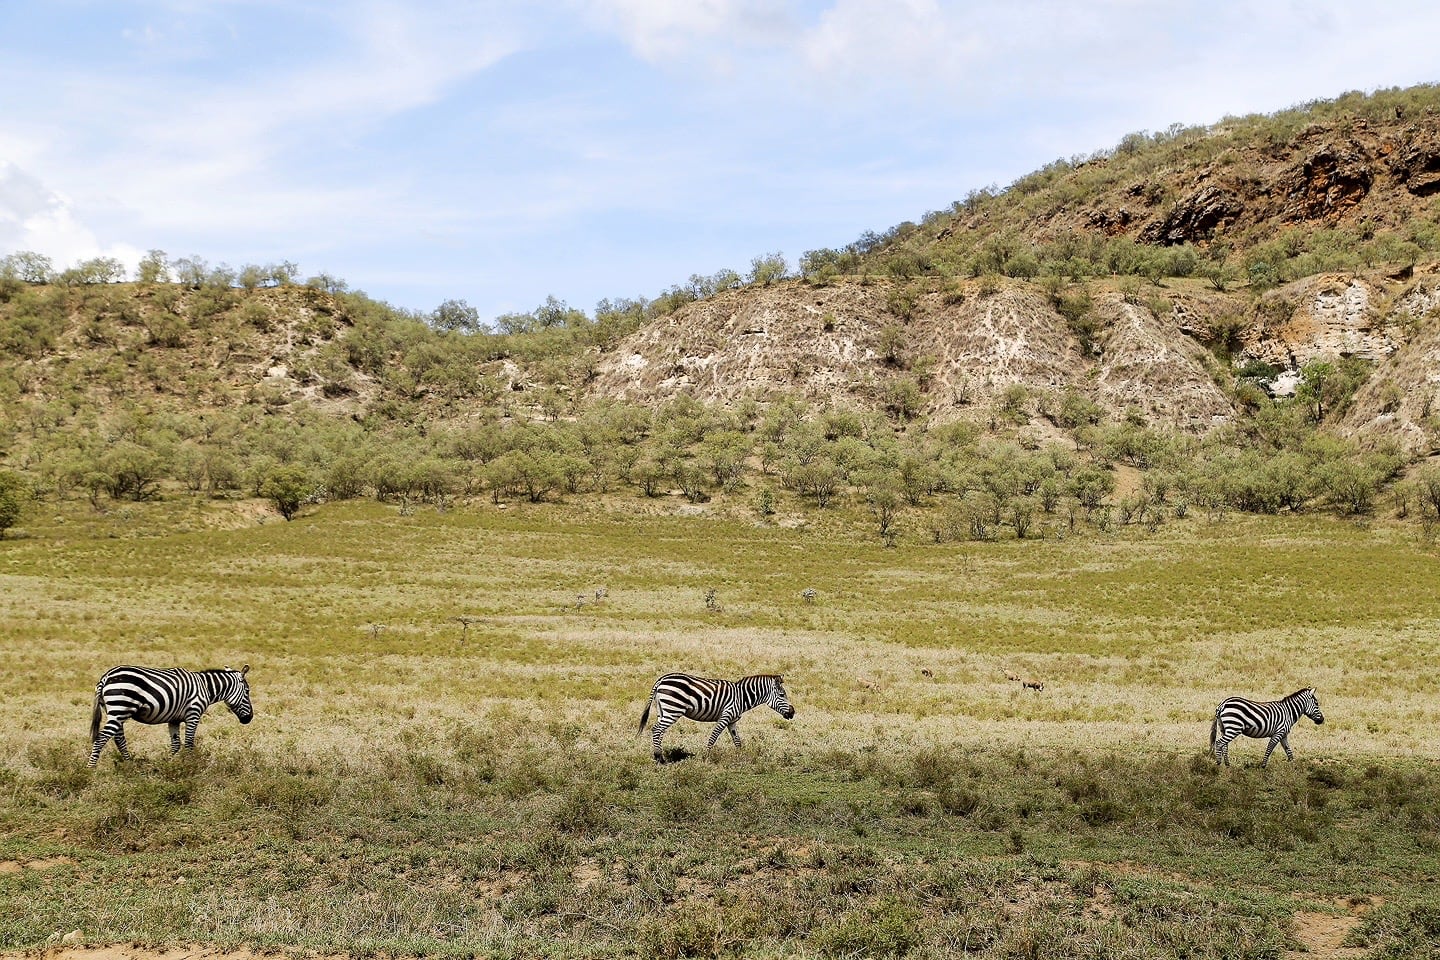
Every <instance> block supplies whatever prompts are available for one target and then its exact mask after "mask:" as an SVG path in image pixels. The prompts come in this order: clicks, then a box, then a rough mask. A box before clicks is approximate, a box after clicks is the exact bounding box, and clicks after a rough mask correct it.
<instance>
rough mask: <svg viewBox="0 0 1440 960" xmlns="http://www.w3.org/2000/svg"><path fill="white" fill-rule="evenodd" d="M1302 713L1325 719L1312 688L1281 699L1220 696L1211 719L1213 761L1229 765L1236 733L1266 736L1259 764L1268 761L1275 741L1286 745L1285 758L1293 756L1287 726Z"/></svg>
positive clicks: (1237, 735)
mask: <svg viewBox="0 0 1440 960" xmlns="http://www.w3.org/2000/svg"><path fill="white" fill-rule="evenodd" d="M1301 717H1309V718H1310V719H1311V720H1314V721H1315V722H1316V723H1324V722H1325V715H1324V714H1323V713H1321V712H1320V701H1319V700H1317V699H1315V688H1314V687H1306V688H1305V689H1304V690H1296V691H1295V692H1294V693H1292V694H1290V696H1288V697H1286V698H1285V699H1283V700H1271V701H1266V702H1262V703H1257V702H1255V701H1254V700H1246V699H1245V698H1244V697H1230V698H1229V699H1227V700H1222V701H1221V702H1220V706H1218V707H1216V708H1215V719H1214V720H1212V721H1211V722H1210V749H1211V750H1212V751H1213V752H1214V754H1215V762H1216V763H1224V764H1225V766H1227V767H1228V766H1230V743H1231V742H1232V741H1233V740H1234V739H1235V738H1236V737H1239V736H1242V735H1243V736H1246V737H1254V738H1256V739H1260V738H1263V737H1269V738H1270V742H1269V744H1267V745H1266V747H1265V759H1264V760H1263V761H1261V763H1260V766H1262V767H1263V766H1265V765H1266V764H1268V763H1269V762H1270V754H1271V753H1272V752H1274V750H1275V745H1276V744H1277V743H1278V744H1279V745H1280V746H1282V747H1284V748H1285V759H1286V760H1294V759H1295V753H1294V751H1292V750H1291V749H1290V728H1291V727H1293V726H1295V722H1296V721H1297V720H1299V719H1300V718H1301Z"/></svg>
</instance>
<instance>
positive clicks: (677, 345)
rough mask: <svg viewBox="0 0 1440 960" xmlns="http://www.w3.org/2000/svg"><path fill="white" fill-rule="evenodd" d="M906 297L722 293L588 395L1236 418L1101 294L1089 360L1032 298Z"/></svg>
mask: <svg viewBox="0 0 1440 960" xmlns="http://www.w3.org/2000/svg"><path fill="white" fill-rule="evenodd" d="M904 296H906V293H905V291H904V289H903V288H901V287H900V286H898V285H896V284H891V283H888V282H885V281H871V282H864V281H858V280H855V281H846V282H842V283H836V284H833V285H830V286H827V287H819V288H810V287H806V286H804V285H803V284H800V283H798V282H790V283H784V284H776V285H774V286H772V287H768V288H762V289H753V288H752V289H746V290H739V291H732V292H730V293H727V294H724V295H722V296H719V297H716V298H714V299H712V300H709V301H705V302H702V303H697V304H692V305H691V306H689V307H686V308H685V309H683V310H680V311H678V312H677V313H676V314H674V315H672V316H671V317H669V318H667V319H666V320H664V321H661V322H659V323H656V324H654V325H652V326H650V327H648V328H646V329H645V330H643V331H640V332H639V333H637V334H635V335H633V336H632V337H630V338H628V339H627V340H626V341H624V342H623V343H622V344H621V345H620V347H619V348H618V349H617V350H616V351H615V352H614V354H612V355H611V356H610V357H609V358H607V359H606V360H605V361H604V362H602V364H601V366H600V369H599V374H598V377H597V380H596V383H595V389H596V390H598V391H599V392H601V393H603V394H606V395H616V396H623V397H628V398H631V399H636V400H647V401H648V400H654V399H663V398H665V397H668V396H673V395H675V394H677V393H688V394H691V395H693V396H695V397H697V398H699V399H703V400H707V401H720V402H726V401H733V400H735V399H738V398H739V397H742V396H747V395H748V396H754V397H757V398H760V399H766V398H769V397H773V396H778V395H781V394H799V395H802V396H805V397H807V398H809V399H812V400H826V401H832V402H841V403H846V402H848V403H853V404H856V405H864V406H870V405H873V404H874V403H875V402H876V401H877V400H879V399H881V398H882V397H883V396H884V394H885V391H886V390H887V389H888V388H889V387H890V385H892V384H894V383H896V382H898V381H901V380H903V379H906V378H909V379H912V380H914V381H915V382H916V384H917V385H919V386H920V387H921V390H922V398H921V409H920V412H922V413H925V414H927V415H930V416H935V417H937V418H940V419H947V418H951V417H954V416H959V415H962V414H963V413H965V412H966V411H967V410H983V409H986V408H987V407H988V406H989V405H990V404H991V403H992V402H993V401H994V399H995V397H996V396H997V395H999V394H1000V393H1002V392H1004V391H1006V390H1007V389H1008V388H1011V387H1013V386H1016V385H1019V386H1022V387H1024V388H1026V389H1027V391H1029V392H1033V393H1038V392H1041V391H1061V390H1065V389H1074V390H1078V391H1080V392H1082V393H1085V394H1087V395H1090V396H1092V397H1094V398H1095V399H1096V400H1097V401H1098V402H1100V403H1101V404H1102V406H1104V407H1105V408H1106V409H1108V410H1111V411H1113V412H1115V413H1117V414H1122V413H1124V412H1125V411H1126V410H1127V409H1136V410H1139V411H1140V412H1142V413H1143V414H1144V415H1145V416H1146V417H1147V418H1149V419H1151V420H1152V421H1154V422H1156V423H1163V424H1167V425H1172V426H1178V427H1181V428H1186V429H1208V428H1209V427H1211V426H1213V425H1214V424H1215V423H1218V422H1223V421H1224V420H1225V419H1226V418H1228V417H1229V416H1231V415H1232V414H1233V407H1232V406H1231V404H1230V401H1229V400H1228V399H1227V398H1226V396H1225V393H1224V391H1223V390H1221V389H1220V387H1219V386H1217V384H1216V382H1215V378H1214V376H1213V374H1212V372H1211V370H1210V366H1211V364H1212V363H1213V361H1212V360H1211V359H1210V358H1209V356H1208V354H1207V353H1206V351H1205V350H1204V348H1203V347H1201V346H1200V345H1199V344H1198V343H1196V342H1195V340H1194V339H1192V338H1191V337H1189V336H1187V335H1186V334H1185V333H1183V332H1182V331H1181V328H1180V327H1181V324H1180V315H1179V314H1177V313H1175V312H1173V311H1172V312H1170V313H1167V314H1166V315H1164V316H1163V317H1157V316H1156V315H1155V314H1154V313H1152V312H1151V311H1150V309H1149V308H1148V307H1145V306H1143V305H1138V304H1132V303H1128V302H1126V301H1125V300H1124V299H1123V298H1122V297H1121V296H1120V295H1119V294H1118V293H1115V292H1108V293H1104V292H1102V293H1101V294H1100V295H1099V296H1098V297H1097V298H1096V300H1095V303H1094V306H1093V310H1094V311H1095V313H1096V315H1097V319H1098V326H1099V328H1100V334H1099V335H1098V337H1097V338H1096V341H1095V342H1096V345H1097V347H1098V350H1094V351H1091V350H1087V349H1086V348H1085V346H1084V345H1083V344H1082V342H1081V341H1080V339H1079V338H1078V337H1077V336H1076V335H1075V334H1074V333H1073V332H1072V331H1071V329H1070V327H1069V325H1068V323H1067V321H1066V319H1065V318H1064V317H1062V316H1061V315H1060V314H1059V313H1058V312H1056V310H1055V308H1054V307H1053V306H1052V305H1051V304H1050V302H1049V301H1048V300H1047V299H1046V297H1045V295H1044V294H1043V292H1042V291H1041V290H1040V288H1039V287H1038V286H1036V285H1034V284H1027V283H1022V282H1014V281H1005V282H998V283H997V282H995V281H988V282H982V281H968V282H965V283H959V284H953V285H951V286H949V287H948V288H947V289H945V290H944V291H929V292H923V293H917V294H914V295H913V299H912V300H910V302H908V303H904V304H902V305H899V306H897V298H902V297H904Z"/></svg>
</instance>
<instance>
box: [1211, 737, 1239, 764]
mask: <svg viewBox="0 0 1440 960" xmlns="http://www.w3.org/2000/svg"><path fill="white" fill-rule="evenodd" d="M1234 739H1235V738H1234V737H1227V736H1222V737H1221V738H1220V739H1219V740H1216V741H1215V763H1216V764H1217V765H1219V764H1222V763H1223V764H1224V765H1225V766H1227V767H1228V766H1230V744H1231V742H1232V741H1233V740H1234Z"/></svg>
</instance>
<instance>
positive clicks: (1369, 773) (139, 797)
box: [0, 721, 1440, 958]
mask: <svg viewBox="0 0 1440 960" xmlns="http://www.w3.org/2000/svg"><path fill="white" fill-rule="evenodd" d="M572 734H573V732H572V731H566V730H565V729H563V726H562V725H558V724H557V725H551V726H549V727H548V728H547V726H546V725H545V724H538V725H537V724H526V723H520V722H516V721H510V722H503V721H502V722H499V723H496V724H493V725H492V724H463V725H455V726H452V727H450V728H449V729H447V730H445V731H443V733H442V735H441V736H439V737H438V738H437V739H436V740H435V741H433V742H430V743H427V744H416V745H415V746H414V747H413V748H412V749H410V750H408V751H393V750H391V751H385V752H381V753H379V754H378V755H374V756H368V757H367V756H364V755H363V754H362V755H346V754H341V753H337V754H334V755H331V756H329V757H327V758H323V759H316V760H304V761H301V760H297V759H295V758H293V757H285V756H283V755H278V756H277V755H273V754H270V753H268V752H266V751H262V750H259V749H255V748H253V747H243V746H241V747H237V746H227V747H225V748H223V749H212V750H203V749H202V750H201V751H200V752H199V753H198V754H196V755H194V756H183V757H181V758H180V759H178V760H159V761H147V760H140V761H136V762H133V763H131V764H115V763H112V762H109V761H107V762H105V763H104V764H102V769H101V771H100V772H99V773H98V774H97V775H94V776H93V777H86V776H82V775H80V774H79V773H77V770H78V769H79V768H81V767H83V763H84V756H83V752H82V751H71V750H67V749H66V746H67V745H64V744H60V743H57V744H55V745H54V748H53V749H44V750H33V751H32V753H31V756H30V757H29V758H28V760H29V763H28V765H27V767H26V768H25V769H23V770H20V771H16V770H7V771H6V772H5V773H4V775H3V778H0V820H3V822H4V823H5V824H7V826H6V827H5V828H4V832H3V834H0V857H5V858H10V859H12V860H14V861H17V862H22V861H25V860H28V859H36V858H42V857H50V858H53V857H61V858H65V859H64V862H62V863H61V864H60V865H58V866H53V867H50V868H49V869H45V870H22V871H20V872H15V873H8V874H0V891H3V896H0V903H3V904H4V906H3V908H0V911H3V912H0V935H3V940H0V947H4V948H21V947H33V946H36V945H39V944H42V943H44V942H46V940H47V938H49V937H51V936H52V935H53V934H54V933H55V931H56V930H58V929H61V928H62V927H63V928H64V929H67V930H68V929H71V928H74V927H78V928H80V929H81V930H82V931H85V932H86V933H87V934H88V935H91V936H96V937H97V939H101V938H103V939H108V940H136V941H141V942H145V943H154V944H174V943H191V942H205V943H213V944H219V945H241V944H248V945H257V946H292V947H294V946H300V947H307V948H311V949H315V950H323V951H343V952H352V953H368V952H372V951H379V952H385V953H400V954H409V953H419V954H431V953H434V954H446V955H465V954H470V953H482V954H485V955H514V956H562V955H575V954H577V953H580V954H585V955H593V956H611V955H630V954H631V953H632V951H634V950H635V949H636V948H638V949H639V952H640V953H641V954H642V955H646V956H659V957H685V956H711V955H721V956H724V955H797V956H823V957H850V956H916V957H926V956H937V957H938V956H952V955H954V954H955V953H956V952H958V951H963V952H966V953H969V954H971V955H975V956H981V957H1056V958H1059V957H1074V956H1096V957H1100V956H1117V955H1119V956H1134V957H1172V956H1182V955H1183V956H1192V957H1230V956H1278V955H1279V954H1280V952H1281V951H1283V950H1284V949H1286V948H1288V947H1292V946H1294V945H1295V944H1294V941H1293V939H1292V936H1291V932H1290V918H1291V916H1292V914H1293V913H1294V912H1295V910H1296V909H1297V904H1299V903H1303V902H1310V901H1317V902H1324V903H1332V902H1337V901H1339V900H1345V901H1346V902H1352V901H1353V902H1369V901H1371V900H1375V901H1381V902H1383V903H1384V904H1385V909H1384V910H1383V911H1381V912H1377V913H1375V914H1374V915H1372V917H1371V918H1370V919H1369V920H1368V921H1367V922H1366V924H1365V926H1364V927H1363V928H1362V929H1361V930H1360V931H1359V932H1358V933H1357V936H1362V937H1364V938H1365V940H1366V942H1367V943H1369V944H1371V945H1372V946H1375V947H1376V948H1377V949H1381V950H1387V951H1390V952H1389V953H1385V954H1383V955H1386V956H1404V955H1407V954H1405V953H1403V946H1404V944H1405V943H1406V942H1407V938H1410V937H1412V936H1414V935H1415V934H1416V932H1417V931H1424V930H1428V929H1430V927H1431V926H1432V925H1433V922H1434V917H1435V915H1436V913H1435V911H1436V909H1437V907H1440V901H1437V899H1436V898H1435V897H1434V890H1433V877H1434V875H1435V871H1436V868H1437V867H1440V856H1437V851H1440V815H1437V813H1436V811H1437V810H1440V777H1437V776H1436V775H1435V774H1434V773H1433V770H1432V768H1431V767H1430V765H1428V764H1424V763H1419V762H1408V763H1407V762H1389V763H1373V764H1369V765H1366V766H1363V767H1356V768H1351V767H1348V766H1342V765H1336V764H1333V763H1319V762H1297V763H1295V764H1280V765H1277V767H1275V768H1272V769H1270V770H1260V769H1257V768H1253V767H1252V768H1234V769H1231V770H1229V771H1220V770H1217V769H1216V768H1215V767H1214V766H1213V764H1211V763H1210V762H1209V761H1208V760H1206V759H1205V758H1203V757H1202V756H1200V755H1198V754H1194V755H1170V756H1157V757H1150V758H1137V757H1135V756H1133V755H1131V754H1127V753H1119V752H1099V753H1083V752H1082V753H1073V754H1056V753H1049V752H1046V753H1043V754H1041V753H1037V752H1035V751H1028V750H1023V749H1012V748H1003V749H996V750H990V751H979V752H977V751H972V750H967V749H965V748H963V747H961V746H949V747H928V748H908V749H907V748H901V749H887V750H884V751H881V750H879V749H870V748H862V749H857V750H847V749H838V750H830V751H822V752H809V751H777V750H775V749H773V748H765V749H755V750H750V751H748V752H746V753H743V754H733V753H719V754H715V755H712V756H711V757H709V758H695V759H691V760H688V761H686V762H684V763H680V764H675V765H673V766H667V767H659V768H657V767H654V766H653V765H651V764H650V763H649V762H648V760H647V759H646V758H645V756H644V753H643V751H639V750H637V751H628V750H623V749H620V748H609V747H589V748H587V747H577V746H576V745H575V742H574V737H573V735H572ZM1077 951H1078V952H1077ZM1395 951H1402V952H1395Z"/></svg>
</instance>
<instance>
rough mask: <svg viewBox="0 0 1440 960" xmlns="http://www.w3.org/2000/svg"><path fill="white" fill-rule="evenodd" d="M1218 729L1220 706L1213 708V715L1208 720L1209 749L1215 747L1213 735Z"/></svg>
mask: <svg viewBox="0 0 1440 960" xmlns="http://www.w3.org/2000/svg"><path fill="white" fill-rule="evenodd" d="M1219 730H1220V708H1219V707H1216V708H1215V717H1214V719H1212V720H1211V721H1210V749H1211V750H1214V749H1215V736H1216V734H1217V733H1218V732H1219Z"/></svg>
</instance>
